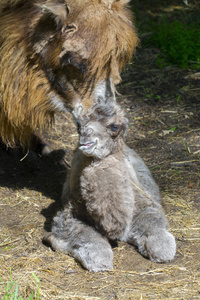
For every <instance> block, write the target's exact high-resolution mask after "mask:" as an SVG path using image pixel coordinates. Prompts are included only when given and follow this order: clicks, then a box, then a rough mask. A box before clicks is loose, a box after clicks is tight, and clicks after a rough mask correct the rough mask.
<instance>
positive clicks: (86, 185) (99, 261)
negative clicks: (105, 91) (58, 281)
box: [45, 101, 176, 272]
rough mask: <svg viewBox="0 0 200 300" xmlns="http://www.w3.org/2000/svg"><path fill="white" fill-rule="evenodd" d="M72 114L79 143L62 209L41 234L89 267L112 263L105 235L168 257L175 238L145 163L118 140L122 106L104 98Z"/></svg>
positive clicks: (162, 258) (124, 128)
mask: <svg viewBox="0 0 200 300" xmlns="http://www.w3.org/2000/svg"><path fill="white" fill-rule="evenodd" d="M100 102H102V101H100ZM74 115H75V118H76V120H77V127H78V132H79V135H80V145H79V147H78V148H77V150H76V151H75V154H74V157H73V160H72V168H71V172H70V174H69V175H68V177H67V180H66V182H65V184H64V188H63V195H62V200H63V205H64V209H63V211H61V212H59V213H58V214H57V216H55V218H54V223H53V226H52V232H51V233H48V234H47V236H46V237H45V240H46V241H47V242H49V243H50V244H51V246H52V248H53V249H55V250H58V251H61V252H64V253H67V254H71V255H72V256H73V257H74V258H76V259H77V260H78V261H79V262H80V263H81V264H82V265H83V266H84V267H85V268H86V269H88V270H90V271H93V272H99V271H104V270H107V269H112V267H113V252H112V248H111V245H110V243H109V241H117V240H118V241H126V242H128V243H130V244H133V245H135V246H137V248H138V251H139V252H140V253H141V254H142V255H143V256H145V257H148V258H150V259H151V260H152V261H154V262H169V261H171V260H172V259H173V258H174V256H175V252H176V243H175V239H174V237H173V235H172V234H171V233H169V232H168V231H167V229H166V228H167V220H166V218H165V215H164V212H163V210H162V207H161V204H160V194H159V189H158V187H157V185H156V183H155V181H154V179H153V178H152V176H151V173H150V171H149V169H148V168H147V166H146V165H145V163H144V162H143V160H142V159H141V158H140V157H139V156H138V155H137V154H136V152H135V151H133V150H131V149H130V148H129V147H128V146H127V145H126V144H125V143H124V141H123V137H124V135H125V133H126V131H127V127H128V120H127V119H126V118H125V116H124V112H123V110H122V109H121V108H120V107H119V106H118V105H117V104H116V103H115V102H112V101H110V103H109V101H107V102H106V103H105V102H103V103H98V104H96V105H95V106H94V107H93V108H92V109H90V111H89V112H88V113H87V114H86V113H85V114H84V113H82V112H81V109H77V110H76V111H75V112H74Z"/></svg>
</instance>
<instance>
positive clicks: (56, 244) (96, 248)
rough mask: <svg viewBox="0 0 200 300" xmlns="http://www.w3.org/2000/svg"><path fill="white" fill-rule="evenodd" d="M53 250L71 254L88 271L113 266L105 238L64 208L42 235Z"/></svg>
mask: <svg viewBox="0 0 200 300" xmlns="http://www.w3.org/2000/svg"><path fill="white" fill-rule="evenodd" d="M44 241H45V242H47V243H49V244H50V245H51V247H52V248H53V249H54V250H58V251H61V252H63V253H66V254H70V255H72V256H73V257H74V258H75V259H77V260H78V261H79V262H80V263H81V265H82V266H83V267H84V268H86V269H87V270H89V271H92V272H100V271H105V270H109V269H112V268H113V252H112V248H111V246H110V244H109V242H108V240H107V239H105V238H103V237H102V235H101V234H100V233H98V232H97V231H95V230H94V229H93V227H90V226H88V225H86V224H84V223H83V222H81V221H79V220H77V219H75V218H73V217H69V215H68V213H67V212H66V211H65V210H64V211H62V212H60V213H58V215H57V216H56V217H55V218H54V224H53V226H52V232H51V233H48V234H47V235H46V236H45V237H44Z"/></svg>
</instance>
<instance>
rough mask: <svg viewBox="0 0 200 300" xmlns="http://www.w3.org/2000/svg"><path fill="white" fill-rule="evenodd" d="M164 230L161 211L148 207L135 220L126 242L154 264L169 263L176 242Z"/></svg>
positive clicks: (173, 253) (164, 223)
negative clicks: (134, 246)
mask: <svg viewBox="0 0 200 300" xmlns="http://www.w3.org/2000/svg"><path fill="white" fill-rule="evenodd" d="M166 228H167V221H166V218H165V216H164V214H163V212H162V210H160V209H159V208H151V207H148V208H146V209H145V210H143V211H142V212H141V213H140V214H139V215H138V216H137V217H136V218H135V220H134V222H133V224H132V228H131V232H130V234H129V237H128V239H127V242H128V243H130V244H134V245H136V246H137V247H138V250H139V252H140V253H141V254H142V255H143V256H145V257H148V258H149V259H151V260H152V261H154V262H159V263H162V262H169V261H171V260H172V259H173V258H174V256H175V253H176V242H175V238H174V236H173V235H172V234H171V233H169V232H168V231H167V229H166Z"/></svg>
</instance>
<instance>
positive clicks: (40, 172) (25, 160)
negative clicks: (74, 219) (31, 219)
mask: <svg viewBox="0 0 200 300" xmlns="http://www.w3.org/2000/svg"><path fill="white" fill-rule="evenodd" d="M64 156H65V151H64V150H61V149H59V150H54V151H52V152H50V153H49V154H48V155H46V156H43V157H41V156H38V155H37V154H36V153H35V152H33V151H30V152H27V153H24V151H23V150H22V149H21V148H17V149H11V148H6V147H5V146H4V145H3V144H0V187H6V188H10V189H13V190H18V189H23V188H27V189H29V190H35V191H38V192H40V193H41V194H42V195H44V196H45V197H47V198H51V199H53V200H54V202H53V203H51V204H50V206H49V207H47V208H45V209H42V211H41V214H42V215H43V216H44V217H45V218H46V221H45V223H44V229H45V230H47V231H49V230H50V226H51V220H52V219H53V217H54V215H55V214H56V212H57V211H58V210H60V208H61V202H60V198H61V192H62V186H63V183H64V181H65V178H66V173H67V166H66V164H65V162H64Z"/></svg>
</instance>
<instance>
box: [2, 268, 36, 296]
mask: <svg viewBox="0 0 200 300" xmlns="http://www.w3.org/2000/svg"><path fill="white" fill-rule="evenodd" d="M32 275H33V277H34V278H35V280H36V282H37V293H36V294H37V296H35V293H34V292H32V293H31V295H30V296H29V298H28V300H33V299H37V300H39V289H40V280H39V279H38V278H37V276H36V275H35V273H32ZM0 280H1V282H2V284H3V288H4V292H2V294H0V296H1V297H2V298H1V299H2V300H24V299H23V298H22V297H21V296H20V295H19V294H18V289H19V283H18V282H15V281H14V280H13V279H12V272H11V270H10V278H9V281H7V282H6V283H5V282H4V281H3V280H2V278H0Z"/></svg>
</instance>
